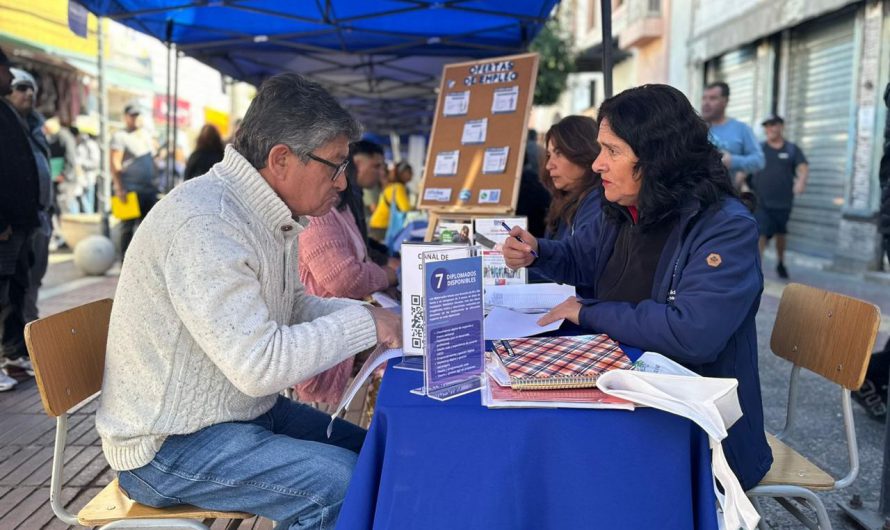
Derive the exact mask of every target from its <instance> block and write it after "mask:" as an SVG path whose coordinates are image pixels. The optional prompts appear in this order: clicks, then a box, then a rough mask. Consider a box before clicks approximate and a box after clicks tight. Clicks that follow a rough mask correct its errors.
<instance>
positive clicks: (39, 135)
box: [6, 68, 53, 322]
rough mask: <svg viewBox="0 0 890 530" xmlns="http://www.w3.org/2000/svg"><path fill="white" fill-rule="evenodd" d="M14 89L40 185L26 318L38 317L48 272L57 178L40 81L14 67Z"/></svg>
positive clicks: (10, 97)
mask: <svg viewBox="0 0 890 530" xmlns="http://www.w3.org/2000/svg"><path fill="white" fill-rule="evenodd" d="M11 71H12V75H13V79H12V93H10V94H9V95H8V96H6V98H7V100H8V101H9V103H10V104H12V106H13V107H14V108H15V110H16V111H17V112H18V113H19V116H21V117H22V121H23V123H24V125H25V130H26V132H27V134H28V140H29V141H30V144H31V151H32V152H33V153H34V162H35V164H36V167H37V176H38V183H39V186H40V195H39V203H40V212H39V214H40V227H39V228H38V229H37V230H34V231H33V232H32V234H31V240H30V245H31V251H32V252H33V254H34V258H33V259H34V262H33V263H32V264H31V268H30V273H31V280H30V283H29V286H28V290H27V292H26V293H25V307H24V313H25V315H24V316H25V322H31V321H32V320H37V318H38V312H37V293H38V291H39V290H40V285H41V282H42V281H43V276H44V275H45V274H46V269H47V265H48V263H49V242H50V236H52V212H53V180H52V171H51V170H50V161H49V159H50V147H49V141H48V140H47V138H46V135H45V134H44V133H43V124H44V122H45V121H46V120H45V119H44V118H43V116H42V115H41V114H40V113H39V112H38V111H37V110H36V109H35V108H34V107H35V104H36V102H37V90H38V89H37V81H36V80H35V79H34V76H32V75H31V74H30V73H28V72H26V71H24V70H21V69H19V68H12V69H11Z"/></svg>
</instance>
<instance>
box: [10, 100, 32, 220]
mask: <svg viewBox="0 0 890 530" xmlns="http://www.w3.org/2000/svg"><path fill="white" fill-rule="evenodd" d="M0 99H2V98H0ZM38 186H39V184H38V181H37V165H36V164H35V162H34V154H33V153H32V152H31V144H30V142H29V140H28V136H27V133H26V132H25V128H24V126H23V125H22V121H21V119H20V118H19V116H18V114H16V111H15V109H13V108H12V106H10V105H9V104H8V103H6V101H5V100H3V102H2V103H0V232H2V231H4V230H5V229H6V227H8V226H9V225H12V226H13V228H14V229H15V228H22V229H28V228H33V227H35V226H38V224H39V220H38V218H37V211H38V209H39V207H38V204H37V196H38Z"/></svg>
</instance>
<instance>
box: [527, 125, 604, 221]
mask: <svg viewBox="0 0 890 530" xmlns="http://www.w3.org/2000/svg"><path fill="white" fill-rule="evenodd" d="M597 130H598V128H597V124H596V122H595V121H594V120H593V118H588V117H587V116H566V117H565V118H563V119H562V120H560V121H559V122H558V123H556V124H554V125H553V126H552V127H550V130H548V131H547V134H546V135H545V136H544V144H545V145H546V146H548V147H549V145H550V142H553V146H554V147H555V148H556V149H557V150H559V152H560V153H562V156H564V157H566V158H567V159H568V160H569V161H570V162H571V163H573V164H575V165H576V166H579V167H582V168H584V176H583V177H581V183H580V185H579V186H578V187H577V188H575V189H574V190H571V191H563V190H558V189H556V188H555V187H554V186H553V179H552V178H551V177H550V172H549V171H548V170H547V168H546V167H545V168H544V170H543V173H541V182H542V183H543V184H544V187H545V188H547V191H549V192H550V195H551V196H552V197H553V199H552V200H551V202H550V209H549V210H547V218H546V219H545V222H546V223H547V230H548V231H549V232H550V233H555V232H556V228H557V226H559V223H560V221H562V222H563V223H565V224H567V225H569V224H571V223H572V220H573V219H574V218H575V212H577V211H578V207H579V206H580V205H581V202H582V201H583V200H584V197H586V196H587V194H588V193H590V191H591V190H593V189H594V188H596V187H597V186H599V185H600V176H599V174H597V173H594V171H593V169H591V166H592V165H593V161H594V160H596V157H597V156H598V155H599V154H600V148H599V144H597V143H596V135H597ZM548 153H549V151H548ZM547 156H548V157H549V154H548V155H547Z"/></svg>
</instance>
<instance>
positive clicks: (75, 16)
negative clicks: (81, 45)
mask: <svg viewBox="0 0 890 530" xmlns="http://www.w3.org/2000/svg"><path fill="white" fill-rule="evenodd" d="M89 14H90V12H89V11H87V8H85V7H83V6H82V5H80V4H79V3H77V2H75V1H74V0H70V1H69V2H68V27H69V28H71V31H72V32H73V33H74V34H75V35H77V36H79V37H84V38H86V36H87V17H88V16H89Z"/></svg>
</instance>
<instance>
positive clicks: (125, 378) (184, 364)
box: [96, 146, 377, 470]
mask: <svg viewBox="0 0 890 530" xmlns="http://www.w3.org/2000/svg"><path fill="white" fill-rule="evenodd" d="M302 228H303V225H301V224H300V223H298V222H297V221H295V220H294V219H292V217H291V213H290V211H289V210H288V208H287V206H286V205H285V204H284V203H283V202H282V201H281V199H279V198H278V196H277V195H276V194H275V192H274V191H273V190H272V188H271V187H269V185H268V184H267V183H266V181H265V180H264V179H263V177H262V176H261V175H260V174H259V173H258V172H257V171H256V170H255V169H254V168H253V167H252V166H251V165H250V163H248V162H247V160H245V159H244V158H243V157H242V156H241V155H240V154H239V153H238V152H237V151H235V150H234V149H233V148H232V147H231V146H229V147H228V148H227V149H226V154H225V158H224V159H223V161H222V162H220V163H219V164H217V165H216V166H214V167H213V169H212V170H211V171H210V172H209V173H208V174H207V175H205V176H203V177H201V178H197V179H193V180H190V181H188V182H186V183H185V184H183V185H181V186H179V187H178V188H176V189H174V190H173V192H172V193H170V194H169V195H168V196H167V197H166V198H164V199H163V200H162V201H160V202H159V203H158V204H157V205H156V206H155V207H154V208H153V209H152V211H151V212H150V213H149V215H148V216H147V217H146V218H145V220H144V221H143V223H142V225H141V226H140V227H139V230H138V231H137V232H136V235H135V237H134V238H133V241H132V243H131V245H130V247H129V249H128V250H127V259H126V260H125V262H124V266H123V269H122V270H121V276H120V281H119V283H118V287H117V294H116V296H115V301H114V307H113V309H112V312H111V325H110V329H109V333H108V348H107V355H106V359H105V379H104V381H103V385H102V397H101V402H100V405H99V410H98V412H97V414H96V428H97V430H98V431H99V435H100V436H101V437H102V449H103V451H104V452H105V457H106V458H107V459H108V462H109V463H110V464H111V467H112V468H113V469H116V470H128V469H135V468H138V467H142V466H144V465H145V464H147V463H149V462H150V461H151V460H152V459H153V458H154V456H155V454H156V453H157V451H158V449H159V448H160V447H161V444H162V443H163V442H164V439H165V438H166V437H167V436H169V435H172V434H188V433H192V432H195V431H197V430H200V429H202V428H204V427H206V426H208V425H213V424H216V423H221V422H227V421H240V420H249V419H252V418H255V417H257V416H259V415H261V414H263V413H265V412H266V411H268V410H269V409H270V408H271V407H272V405H273V404H274V402H275V399H276V394H277V393H278V392H279V391H280V390H281V389H283V388H287V387H289V386H291V385H294V384H296V383H299V382H300V381H302V380H304V379H306V378H308V377H310V376H312V375H315V374H317V373H319V372H321V371H323V370H326V369H328V368H330V367H331V366H334V365H335V364H337V363H338V362H340V361H342V360H343V359H345V358H347V357H348V356H350V355H354V354H355V353H357V352H359V351H362V350H364V349H367V348H370V347H371V346H373V345H374V344H375V343H376V341H377V332H376V328H375V325H374V320H373V318H372V317H371V314H370V312H369V311H368V310H367V309H365V308H364V307H363V306H362V305H361V304H359V303H357V302H353V301H347V300H340V299H322V298H316V297H313V296H309V295H307V294H305V293H304V292H303V287H302V285H301V284H300V281H299V273H298V269H297V263H298V260H297V235H298V234H299V233H300V231H301V230H302Z"/></svg>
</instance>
